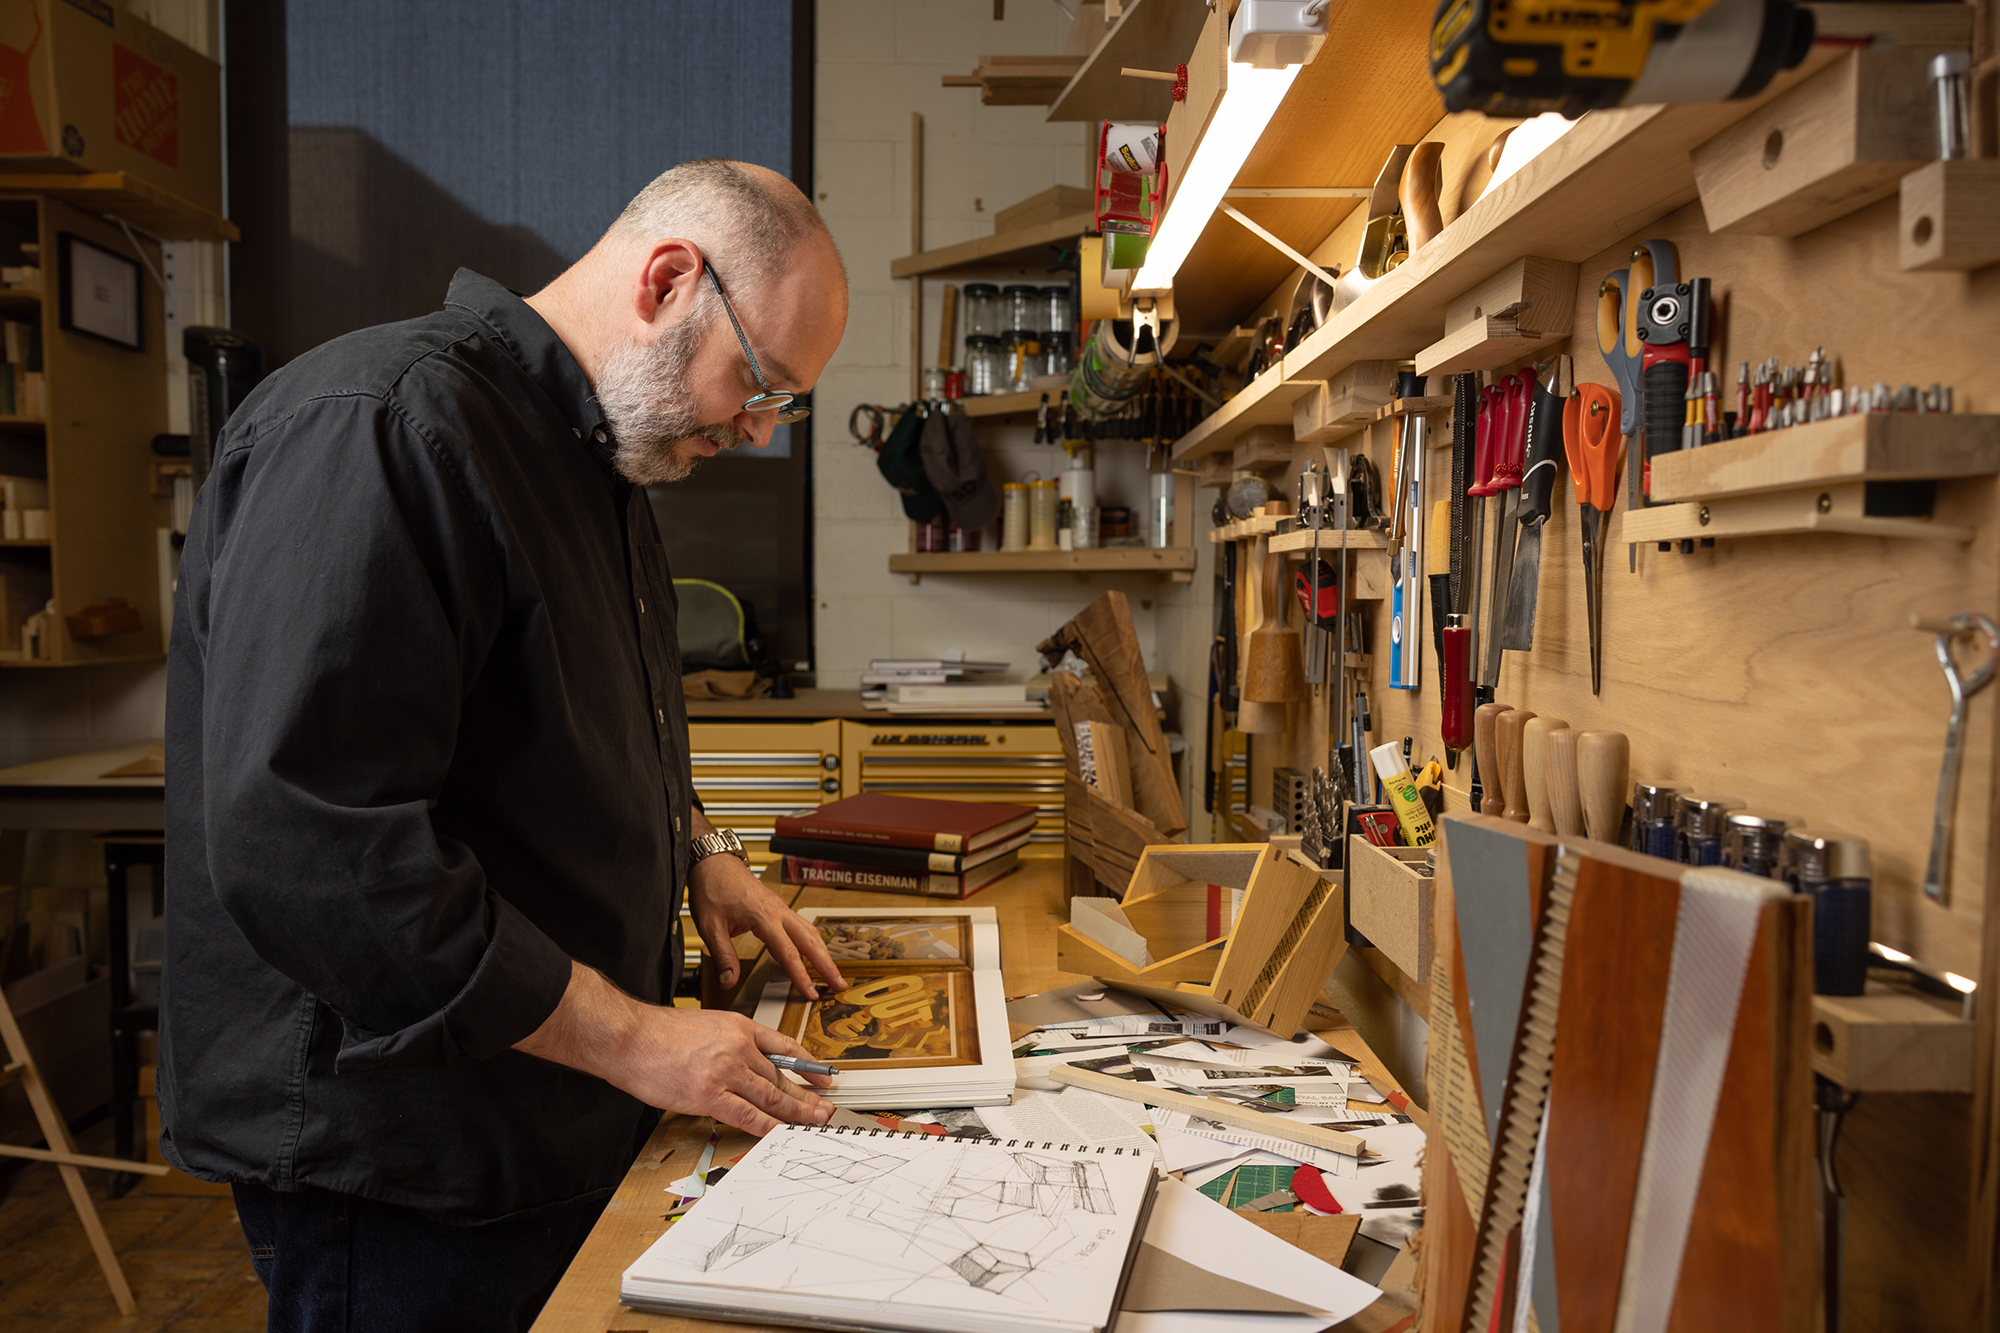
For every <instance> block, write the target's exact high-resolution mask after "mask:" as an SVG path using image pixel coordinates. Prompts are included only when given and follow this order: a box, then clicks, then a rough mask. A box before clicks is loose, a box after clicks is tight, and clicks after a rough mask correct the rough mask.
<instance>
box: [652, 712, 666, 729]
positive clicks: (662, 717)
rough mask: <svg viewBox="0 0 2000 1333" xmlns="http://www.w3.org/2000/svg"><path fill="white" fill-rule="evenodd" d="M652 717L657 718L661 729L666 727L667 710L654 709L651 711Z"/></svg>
mask: <svg viewBox="0 0 2000 1333" xmlns="http://www.w3.org/2000/svg"><path fill="white" fill-rule="evenodd" d="M653 716H654V717H656V718H658V719H659V720H660V725H661V726H663V727H664V726H666V725H667V710H666V709H664V708H655V709H654V710H653Z"/></svg>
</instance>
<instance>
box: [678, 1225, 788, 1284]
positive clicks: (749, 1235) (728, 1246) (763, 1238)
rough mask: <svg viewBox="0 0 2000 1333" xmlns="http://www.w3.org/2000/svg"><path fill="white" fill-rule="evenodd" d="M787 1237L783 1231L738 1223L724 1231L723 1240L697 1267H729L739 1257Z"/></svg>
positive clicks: (711, 1249)
mask: <svg viewBox="0 0 2000 1333" xmlns="http://www.w3.org/2000/svg"><path fill="white" fill-rule="evenodd" d="M784 1238H785V1233H784V1232H782V1231H764V1230H762V1229H760V1228H758V1227H746V1226H744V1225H743V1224H742V1223H741V1222H738V1223H736V1224H735V1225H734V1226H732V1227H730V1228H729V1230H728V1231H727V1232H726V1233H724V1235H723V1237H722V1239H721V1240H719V1241H717V1242H716V1243H715V1244H714V1245H713V1246H711V1247H710V1249H709V1251H708V1253H707V1254H706V1255H704V1256H702V1258H701V1260H700V1262H699V1263H697V1264H696V1267H698V1268H700V1269H701V1271H702V1272H704V1273H707V1272H712V1271H714V1270H715V1269H718V1268H727V1267H729V1266H730V1265H731V1264H733V1263H735V1262H736V1261H737V1260H739V1259H747V1258H749V1257H750V1256H751V1255H753V1254H755V1253H757V1251H759V1250H761V1249H763V1248H764V1247H765V1246H766V1245H772V1244H776V1243H777V1242H778V1241H781V1240H783V1239H784Z"/></svg>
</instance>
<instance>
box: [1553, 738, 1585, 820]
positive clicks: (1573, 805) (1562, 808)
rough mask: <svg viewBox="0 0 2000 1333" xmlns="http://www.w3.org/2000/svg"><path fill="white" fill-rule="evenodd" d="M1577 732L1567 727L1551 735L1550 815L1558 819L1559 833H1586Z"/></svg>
mask: <svg viewBox="0 0 2000 1333" xmlns="http://www.w3.org/2000/svg"><path fill="white" fill-rule="evenodd" d="M1576 737H1577V733H1576V732H1575V731H1574V730H1572V729H1570V728H1567V727H1565V728H1564V729H1563V730H1561V731H1558V732H1553V733H1551V734H1550V736H1549V756H1548V782H1549V815H1550V817H1551V818H1552V819H1554V820H1555V825H1556V836H1558V837H1562V838H1581V837H1582V836H1583V794H1582V792H1581V791H1580V790H1579V789H1578V786H1577V775H1576Z"/></svg>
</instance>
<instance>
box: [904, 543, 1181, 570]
mask: <svg viewBox="0 0 2000 1333" xmlns="http://www.w3.org/2000/svg"><path fill="white" fill-rule="evenodd" d="M1194 566H1195V553H1194V548H1193V547H1189V546H1166V547H1157V546H1110V547H1101V548H1098V549H1095V550H1089V551H913V552H908V553H905V554H902V555H892V556H890V557H889V570H890V572H891V573H895V574H1070V573H1088V572H1091V571H1097V572H1104V573H1121V572H1122V573H1140V574H1167V573H1172V572H1175V571H1191V570H1192V569H1193V568H1194Z"/></svg>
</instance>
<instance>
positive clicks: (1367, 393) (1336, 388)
mask: <svg viewBox="0 0 2000 1333" xmlns="http://www.w3.org/2000/svg"><path fill="white" fill-rule="evenodd" d="M1395 396H1396V363H1395V362H1394V361H1357V362H1355V363H1354V364H1353V365H1351V366H1349V367H1348V368H1347V369H1345V370H1343V371H1341V372H1340V373H1339V374H1337V375H1335V376H1334V377H1333V378H1332V379H1330V380H1327V381H1326V382H1324V383H1323V384H1321V385H1320V386H1319V387H1318V388H1317V389H1314V390H1313V391H1312V392H1311V393H1308V394H1307V395H1306V396H1305V397H1303V398H1301V399H1299V400H1298V401H1297V402H1295V403H1293V404H1292V435H1293V437H1294V438H1295V439H1297V440H1298V441H1299V442H1300V443H1302V444H1327V443H1330V442H1332V441H1334V440H1338V439H1341V438H1343V437H1345V436H1348V435H1352V434H1354V433H1356V432H1357V431H1359V430H1361V429H1362V428H1363V427H1364V426H1366V425H1367V424H1368V423H1369V422H1370V421H1373V420H1374V419H1375V414H1376V413H1377V412H1379V411H1380V410H1381V409H1382V408H1383V406H1384V405H1386V404H1387V403H1388V402H1389V401H1390V400H1391V399H1392V398H1394V397H1395Z"/></svg>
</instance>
